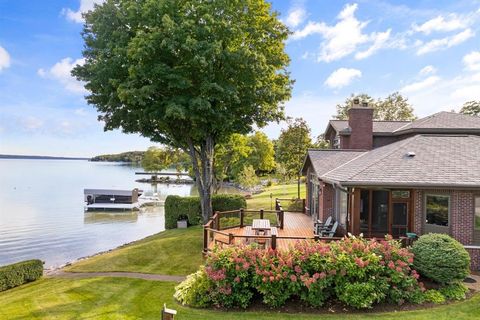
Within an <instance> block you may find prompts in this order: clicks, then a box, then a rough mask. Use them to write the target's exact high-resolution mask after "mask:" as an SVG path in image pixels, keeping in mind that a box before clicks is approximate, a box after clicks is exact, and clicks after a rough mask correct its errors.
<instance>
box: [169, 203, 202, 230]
mask: <svg viewBox="0 0 480 320" xmlns="http://www.w3.org/2000/svg"><path fill="white" fill-rule="evenodd" d="M181 216H187V218H188V224H189V225H197V224H200V223H201V221H202V209H201V206H200V199H199V198H198V197H180V196H174V195H172V196H168V197H167V199H165V228H166V229H174V228H176V227H177V221H178V220H179V218H180V217H181Z"/></svg>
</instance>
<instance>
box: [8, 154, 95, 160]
mask: <svg viewBox="0 0 480 320" xmlns="http://www.w3.org/2000/svg"><path fill="white" fill-rule="evenodd" d="M0 159H19V160H29V159H30V160H90V158H81V157H54V156H25V155H15V154H0Z"/></svg>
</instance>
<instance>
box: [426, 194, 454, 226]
mask: <svg viewBox="0 0 480 320" xmlns="http://www.w3.org/2000/svg"><path fill="white" fill-rule="evenodd" d="M449 211H450V197H449V196H447V195H429V194H427V195H426V196H425V216H426V223H425V232H434V233H448V225H449V221H448V220H449Z"/></svg>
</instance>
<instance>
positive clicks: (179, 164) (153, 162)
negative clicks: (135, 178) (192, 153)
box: [141, 147, 189, 172]
mask: <svg viewBox="0 0 480 320" xmlns="http://www.w3.org/2000/svg"><path fill="white" fill-rule="evenodd" d="M141 164H142V167H143V169H144V170H145V171H154V172H159V171H162V170H165V169H168V168H172V167H174V168H175V169H176V170H177V172H182V171H187V170H188V169H189V157H188V154H186V153H185V152H184V151H182V150H180V149H175V148H171V147H163V148H158V147H150V148H148V150H147V151H145V155H144V157H143V159H142V163H141Z"/></svg>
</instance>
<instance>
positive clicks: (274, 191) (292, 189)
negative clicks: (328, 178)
mask: <svg viewBox="0 0 480 320" xmlns="http://www.w3.org/2000/svg"><path fill="white" fill-rule="evenodd" d="M270 195H271V196H270ZM297 196H298V185H297V184H296V183H293V184H284V185H275V186H271V187H268V188H266V189H265V190H264V191H263V192H262V193H259V194H255V195H253V196H252V199H248V200H247V207H248V209H265V210H270V209H271V208H272V209H273V210H274V209H275V198H286V199H291V198H297ZM300 198H305V184H304V183H301V184H300Z"/></svg>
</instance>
